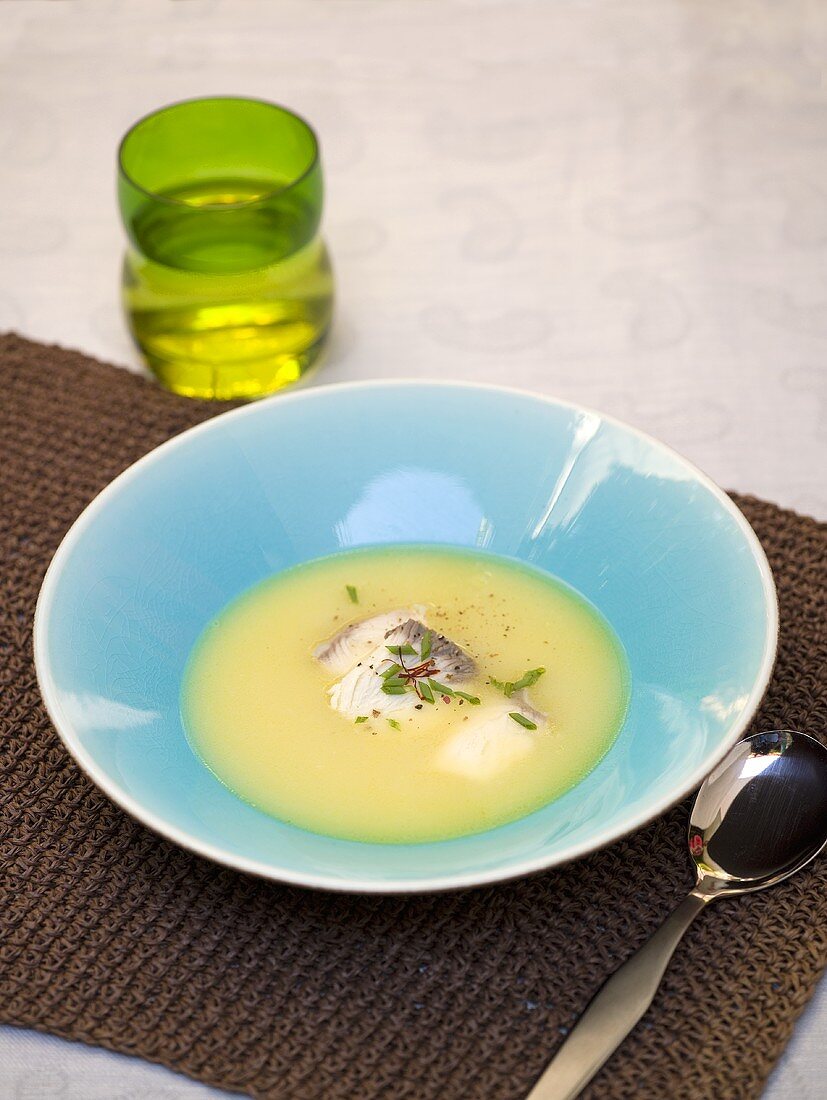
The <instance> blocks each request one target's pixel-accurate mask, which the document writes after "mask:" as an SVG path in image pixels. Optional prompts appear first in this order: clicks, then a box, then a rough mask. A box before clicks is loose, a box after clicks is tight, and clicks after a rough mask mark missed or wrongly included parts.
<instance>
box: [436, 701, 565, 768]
mask: <svg viewBox="0 0 827 1100" xmlns="http://www.w3.org/2000/svg"><path fill="white" fill-rule="evenodd" d="M476 709H478V711H479V713H476V714H473V715H470V716H469V721H467V722H462V723H460V724H458V726H457V729H456V732H455V733H453V734H452V735H451V736H450V737H449V738H448V740H447V741H446V742H445V743H444V744H443V745H442V746H441V748H440V749H439V752H438V753H437V755H436V760H435V763H436V766H437V768H439V769H440V770H441V771H445V772H452V773H453V774H454V775H461V776H462V777H463V778H465V779H477V780H488V779H493V778H494V777H495V776H496V775H499V774H500V772H503V771H505V770H506V769H507V768H509V767H511V765H512V764H514V763H516V762H517V761H518V760H522V759H523V758H524V757H526V756H528V754H529V753H530V752H531V750H532V748H533V747H534V739H535V737H536V736H537V731H535V730H527V729H525V728H523V727H522V726H520V725H519V724H518V723H517V722H515V721H514V719H513V718H511V717H510V715H511V713H512V712H513V713H516V714H521V715H522V716H523V717H524V718H525V719H527V720H528V721H529V722H533V723H534V724H535V725H536V726H537V730H540V729H541V728H542V727H543V726H544V725H545V724H546V718H545V715H544V714H541V713H540V711H538V710H536V709H535V708H534V707H533V706H531V704H530V703H529V702H528V700H527V699H526V698H525V696H524V694H523V693H522V692H515V693H514V695H512V697H511V698H510V699H504V700H503V701H502V702H499V701H498V702H495V703H484V704H483V705H482V706H480V707H479V708H476Z"/></svg>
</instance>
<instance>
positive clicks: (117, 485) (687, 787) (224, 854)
mask: <svg viewBox="0 0 827 1100" xmlns="http://www.w3.org/2000/svg"><path fill="white" fill-rule="evenodd" d="M404 387H416V388H421V389H428V388H431V387H439V388H445V389H448V388H454V389H468V390H477V391H484V392H494V393H503V394H508V395H510V396H517V397H521V398H529V399H531V400H533V401H537V402H541V403H543V404H547V405H552V406H556V407H559V408H564V409H569V410H571V411H574V412H577V413H581V414H586V415H591V416H597V417H599V418H600V420H601V421H603V422H605V423H607V424H611V425H613V426H615V427H618V428H621V429H622V430H624V431H626V432H629V433H630V434H631V435H633V436H635V437H636V438H638V439H640V440H642V441H644V442H645V443H647V444H649V445H650V446H654V447H655V448H656V449H658V450H660V451H662V452H665V453H666V454H667V455H669V456H671V457H672V458H673V459H675V460H676V461H677V462H678V463H679V464H680V465H681V466H682V467H683V468H684V469H685V470H687V471H688V472H689V473H690V474H691V475H692V478H693V480H695V481H696V482H698V483H699V484H701V485H702V486H703V487H704V488H705V489H707V490H708V491H709V492H710V493H711V494H712V496H713V497H714V498H715V499H716V500H717V501H718V503H719V504H720V505H722V507H723V508H724V511H725V512H726V513H727V514H728V515H729V516H730V517H731V518H732V519H733V520H734V521H735V523H736V525H737V526H738V527H739V528H740V531H741V533H742V535H743V537H744V539H745V541H746V543H747V545H748V546H749V548H750V551H751V554H752V560H753V561H754V563H755V564H756V566H757V568H758V572H759V576H760V579H761V587H762V593H763V596H764V613H765V620H764V628H765V629H764V640H763V650H762V655H761V662H760V665H759V668H758V673H757V676H756V678H755V681H754V683H753V686H752V690H751V691H750V694H749V696H748V698H747V701H746V704H745V706H744V708H743V710H742V712H741V714H740V716H739V717H738V718H737V719H736V720H734V721H733V722H731V723H730V726H729V728H728V730H727V731H726V734H725V736H724V737H722V738H721V741H720V742H719V743H718V745H716V746H715V747H714V748H713V749H712V750H711V751H710V752H708V753H707V754H706V756H705V757H704V759H703V760H702V761H701V762H700V764H699V765H698V766H697V767H696V768H695V769H694V770H693V771H692V773H691V774H690V775H689V776H687V777H686V778H685V779H684V780H682V781H680V782H677V783H676V784H675V785H674V786H673V787H672V789H670V790H669V791H668V792H667V793H666V794H665V795H663V796H662V797H661V798H659V799H658V800H657V802H656V803H654V804H653V805H651V806H648V807H647V808H646V809H645V810H642V811H640V812H638V813H636V814H633V815H632V816H631V817H629V818H627V819H625V820H624V821H623V822H622V823H621V824H620V825H619V826H615V827H613V828H606V827H603V829H602V830H600V829H599V830H598V834H597V835H596V836H595V837H593V838H592V839H590V840H585V841H579V842H576V843H572V844H568V845H566V844H563V845H561V846H560V848H558V849H557V850H556V851H553V852H549V853H547V854H546V855H542V856H535V857H532V858H530V859H524V860H517V861H513V860H512V861H510V862H507V863H505V864H503V865H502V866H500V867H495V868H489V869H486V870H484V871H468V872H457V873H442V874H438V875H435V876H433V877H431V878H423V879H408V878H404V877H402V878H398V879H394V878H383V879H371V878H359V877H358V876H348V877H342V876H340V875H336V874H335V873H330V872H318V871H307V872H305V871H296V870H295V869H290V868H279V867H278V866H277V865H272V864H270V863H265V862H263V861H262V860H258V859H252V858H248V857H246V856H240V855H236V854H235V853H233V852H229V851H226V850H224V849H222V848H221V847H220V846H218V845H216V844H212V843H209V842H207V841H205V840H202V839H201V838H199V837H198V836H196V835H194V834H191V833H189V832H187V831H186V830H184V829H180V828H178V827H177V826H175V825H171V824H170V823H169V822H167V821H166V820H164V818H162V817H160V816H159V815H158V814H156V813H155V812H154V811H151V810H148V809H147V808H146V807H145V806H144V805H143V804H142V803H141V801H140V800H139V799H136V798H134V797H133V796H132V795H131V794H129V793H128V792H127V791H125V790H121V789H120V788H119V786H118V784H117V783H116V782H115V781H114V780H112V779H111V778H110V777H109V776H108V775H107V774H106V773H105V772H104V770H103V769H102V768H100V767H99V766H98V764H97V762H96V761H95V759H94V757H93V756H92V754H91V753H90V752H88V751H87V750H86V748H85V747H84V745H83V743H82V741H81V739H80V737H79V735H78V734H77V732H76V730H75V729H74V727H73V725H72V723H71V722H70V721H69V720H68V719H67V718H66V716H65V715H64V714H63V713H62V710H61V706H60V702H59V694H58V691H57V688H56V686H55V683H54V679H53V677H52V671H51V667H50V662H49V654H48V645H47V635H48V622H49V617H50V613H51V610H52V605H53V602H54V599H55V594H56V591H57V587H58V584H59V583H60V578H61V574H62V572H63V569H64V566H65V564H66V562H67V561H68V558H69V556H70V554H71V552H72V550H73V549H74V547H75V545H76V544H77V543H78V541H79V540H80V539H81V537H82V536H83V534H84V533H85V531H86V528H87V527H88V526H89V525H90V524H91V523H92V522H93V521H94V520H95V518H96V517H97V515H98V513H99V512H100V511H101V510H102V509H103V508H105V506H106V504H107V502H108V501H109V500H110V498H113V497H114V496H115V495H116V494H118V493H119V492H121V491H122V490H123V489H124V488H125V487H126V486H128V485H129V483H130V481H131V480H132V479H133V478H134V477H136V476H138V475H139V474H140V473H141V472H142V471H143V470H144V469H145V468H146V467H148V466H150V465H152V464H153V463H155V462H158V461H159V460H161V459H162V458H164V457H166V455H167V454H169V453H170V452H172V451H174V450H175V449H176V448H177V447H180V446H183V445H186V443H187V441H188V440H189V439H190V438H191V437H192V436H193V435H195V434H201V433H205V432H208V431H211V430H215V426H216V425H220V424H222V423H223V422H224V421H226V420H227V419H228V418H231V419H233V420H241V419H243V418H244V417H246V416H255V415H260V414H261V413H260V410H262V409H269V408H278V407H279V406H280V405H283V404H285V403H293V402H297V401H298V402H301V401H306V400H308V399H310V400H312V399H314V398H318V397H320V396H322V395H324V394H325V393H328V394H330V393H331V392H332V393H337V392H339V391H342V390H348V391H352V390H368V391H369V390H388V389H398V388H404ZM777 646H778V596H777V592H776V588H775V582H774V580H773V575H772V570H771V569H770V565H769V562H768V561H767V556H766V554H765V552H764V548H763V547H762V545H761V543H760V542H759V540H758V536H757V535H756V534H755V532H754V531H753V529H752V527H751V526H750V524H749V522H748V521H747V519H746V517H745V516H744V514H743V513H742V512H741V510H740V509H739V508H738V506H737V505H736V504H735V502H734V501H733V500H732V499H731V498H730V497H729V496H728V495H727V494H726V493H725V492H724V491H723V489H721V488H720V487H719V486H718V485H717V484H716V483H715V482H714V481H713V480H712V479H711V478H710V477H709V476H708V475H707V474H705V473H704V472H703V471H702V470H701V469H700V468H699V467H698V466H696V465H695V464H694V463H693V462H691V461H690V460H689V459H687V458H685V457H684V456H683V455H682V454H680V453H679V452H678V451H676V450H675V449H674V448H672V447H670V446H669V445H668V444H666V443H663V442H662V441H661V440H659V439H657V438H656V437H654V436H652V435H650V434H649V433H648V432H645V431H642V430H641V429H640V428H636V427H634V426H632V425H631V424H627V423H626V422H625V421H623V420H620V419H619V418H617V417H613V416H610V415H608V414H606V413H602V412H600V411H599V410H597V409H593V408H590V407H589V406H587V405H581V404H580V403H578V402H575V401H567V400H563V399H561V398H556V397H553V396H551V395H548V394H542V393H537V392H534V391H532V390H529V389H521V388H520V387H517V386H504V385H500V384H498V383H487V382H466V381H461V380H458V381H457V380H451V379H428V378H423V379H418V378H396V379H361V380H356V381H351V382H332V383H325V384H322V385H315V386H307V387H300V388H298V389H296V390H294V391H292V392H290V393H287V394H278V393H277V394H273V395H271V396H270V397H266V398H264V399H263V400H260V401H255V402H251V403H249V404H246V405H242V406H240V407H238V408H235V409H229V410H227V411H226V412H223V413H218V414H216V415H215V416H212V417H210V418H209V419H207V420H204V421H202V422H201V423H200V424H195V425H193V426H192V427H190V428H187V429H185V430H184V431H182V432H180V433H178V434H177V435H174V436H172V437H171V438H170V439H167V440H165V441H164V442H163V443H160V444H159V445H158V446H157V447H154V448H153V449H152V450H150V451H148V452H147V453H146V454H145V455H142V456H141V457H140V458H139V459H137V460H136V461H135V462H133V463H132V464H131V465H130V466H127V468H126V469H125V470H123V471H122V472H121V473H120V474H118V475H117V476H116V477H114V478H113V479H112V481H110V482H109V483H108V484H107V485H106V486H104V488H103V489H102V490H101V491H100V492H99V493H98V494H97V495H96V496H94V497H93V498H92V500H91V501H90V502H89V503H88V504H87V505H86V507H85V508H84V509H83V511H82V512H81V513H80V514H79V515H78V516H77V517H76V519H75V520H74V521H73V523H72V525H71V526H70V527H69V529H68V531H67V532H66V533H65V534H64V536H63V538H62V539H61V541H60V544H59V545H58V548H57V550H56V551H55V553H54V555H53V557H52V559H51V561H50V563H49V566H48V568H47V570H46V573H45V575H44V578H43V582H42V584H41V587H40V592H39V594H38V598H37V604H36V606H35V614H34V625H33V648H34V665H35V673H36V676H37V682H38V687H39V689H40V694H41V697H42V699H43V703H44V705H45V707H46V712H47V714H48V716H49V718H50V720H51V722H52V725H53V726H54V728H55V730H56V731H57V734H58V736H59V737H60V739H61V741H62V742H63V744H64V746H65V748H66V749H67V751H68V752H69V755H70V756H71V757H72V758H73V759H74V760H75V762H76V763H77V764H79V765H80V767H81V768H82V770H83V771H84V772H85V773H86V775H87V776H88V777H89V778H90V779H91V780H92V782H93V783H94V784H95V785H96V786H97V787H98V788H99V789H100V790H102V791H103V793H104V794H106V795H107V797H108V798H110V799H111V800H112V801H113V802H114V803H115V804H116V805H117V806H119V807H120V808H121V809H122V810H124V811H125V812H126V813H128V814H129V815H130V816H131V817H132V818H134V819H135V820H137V821H139V822H140V823H141V824H142V825H145V826H147V828H149V829H151V830H152V831H153V832H155V833H158V834H159V835H160V836H163V837H164V838H165V839H167V840H170V841H172V842H173V843H174V844H177V845H178V846H179V847H181V848H184V849H186V850H188V851H191V852H194V853H195V854H196V855H199V856H202V857H204V858H206V859H209V860H212V861H213V862H215V863H218V864H220V865H223V866H225V867H230V868H232V869H234V870H237V871H242V872H244V873H246V874H252V875H256V876H258V877H259V878H264V879H268V880H270V881H274V882H280V883H288V884H290V885H295V886H304V887H310V888H313V889H320V890H330V891H333V892H338V893H360V894H425V893H435V892H439V891H445V890H458V889H465V888H469V887H475V886H484V885H489V884H492V883H497V882H507V881H510V880H513V879H518V878H523V877H525V876H527V875H531V874H535V873H538V872H540V871H545V870H548V869H550V868H551V867H556V866H559V865H561V864H563V863H568V862H570V861H572V860H575V859H579V858H581V857H583V856H585V855H588V854H590V853H591V852H595V851H598V850H600V849H601V848H604V847H606V846H607V845H609V844H612V843H614V842H615V841H617V840H620V839H621V838H622V837H624V836H628V835H629V834H630V833H633V832H635V831H636V830H637V829H640V828H643V827H644V826H645V825H647V824H649V822H651V821H654V820H655V818H657V817H660V816H661V815H662V814H664V813H666V812H667V811H668V810H669V809H671V808H672V807H673V806H675V805H677V803H678V802H681V801H682V800H683V799H684V798H685V797H686V796H687V795H689V794H691V793H692V791H694V790H695V789H696V788H697V787H698V786H699V785H700V784H701V783H702V781H703V780H704V779H705V778H706V776H707V775H708V773H709V772H710V771H711V770H712V769H713V768H714V767H715V766H716V765H717V764H718V763H720V761H721V760H722V759H723V758H724V756H725V755H726V754H727V752H729V750H730V749H731V748H732V746H733V745H734V744H735V743H736V742H737V741H738V740H739V738H740V737H741V735H742V734H743V733H744V731H745V730H746V729H747V727H748V726H749V724H750V722H751V721H752V719H753V717H754V715H755V712H756V711H757V709H758V707H759V705H760V703H761V700H762V699H763V697H764V694H765V692H766V689H767V686H768V684H769V680H770V677H771V675H772V671H773V668H774V664H775V658H776V652H777ZM491 832H492V834H493V833H495V832H496V830H491ZM480 835H484V834H480ZM421 847H423V848H426V847H428V845H421Z"/></svg>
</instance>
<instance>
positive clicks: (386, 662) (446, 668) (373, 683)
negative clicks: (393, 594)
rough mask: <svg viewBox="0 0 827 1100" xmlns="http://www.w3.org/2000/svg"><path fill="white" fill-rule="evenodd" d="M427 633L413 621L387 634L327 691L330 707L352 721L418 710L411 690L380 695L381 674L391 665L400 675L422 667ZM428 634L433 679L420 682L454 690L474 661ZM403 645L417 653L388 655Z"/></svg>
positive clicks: (471, 670)
mask: <svg viewBox="0 0 827 1100" xmlns="http://www.w3.org/2000/svg"><path fill="white" fill-rule="evenodd" d="M426 631H428V628H427V626H425V624H424V623H422V622H420V621H419V620H418V619H413V618H409V619H406V621H405V622H404V623H400V624H399V625H398V626H394V627H392V628H391V629H390V630H388V631H387V633H386V634H385V637H384V638H383V639H382V643H381V645H379V646H376V647H375V648H374V649H373V650H371V651H370V652H369V653H368V654H366V655H365V656H363V657H362V659H361V660H360V661H358V662H357V663H356V665H355V666H354V667H353V668H351V669H350V671H349V672H347V673H346V674H345V675H344V676H343V677H342V679H341V680H339V681H338V682H337V683H335V684H334V685H333V686H332V687H331V688H330V692H329V694H330V705H331V706H332V707H333V708H334V710H337V711H339V712H340V714H344V715H345V716H346V717H348V718H354V719H355V718H358V717H361V716H366V717H373V716H374V711H378V712H379V716H381V717H383V718H384V717H392V716H393V715H394V714H397V713H399V712H400V711H409V710H413V709H415V708H416V707H417V705H420V706H421V705H422V701H421V699H420V698H419V696H418V695H417V694H416V692H415V691H414V690H413V689H411V690H409V691H406V692H404V694H399V695H388V694H387V693H386V692H385V691H383V690H382V686H383V684H384V683H385V681H384V679H383V678H382V673H383V672H385V671H386V670H387V669H389V668H390V666H391V665H392V664H399V665H401V666H402V670H403V672H404V671H406V670H416V669H417V668H420V667H422V665H423V661H422V659H421V653H422V640H423V638H424V636H425V633H426ZM429 633H430V637H431V652H430V654H429V655H428V658H427V660H428V668H429V670H431V671H432V673H433V675H432V677H429V676H425V675H423V676H422V680H421V682H427V681H428V679H431V678H433V679H435V680H437V681H438V682H439V683H442V684H445V685H446V686H449V685H450V686H453V685H454V684H457V685H459V684H461V683H465V682H466V681H468V680H470V679H471V678H472V677H473V676H474V674H475V672H476V665H475V663H474V661H473V659H472V658H471V657H470V656H469V655H468V654H467V653H466V652H465V650H463V649H461V648H460V647H459V646H458V645H456V644H455V643H454V642H452V641H451V640H450V638H446V637H445V635H444V634H438V633H437V632H436V631H433V630H432V631H429ZM406 645H407V646H411V647H413V648H414V649H415V650H416V652H415V653H414V654H409V655H404V654H403V655H400V656H399V658H398V659H397V658H395V657H394V656H393V655H392V654H390V653H389V652H388V648H387V647H388V646H406ZM397 675H399V673H398V674H397ZM418 682H419V681H418Z"/></svg>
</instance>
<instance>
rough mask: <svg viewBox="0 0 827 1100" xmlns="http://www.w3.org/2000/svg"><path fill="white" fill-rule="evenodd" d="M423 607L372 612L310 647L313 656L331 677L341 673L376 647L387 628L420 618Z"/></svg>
mask: <svg viewBox="0 0 827 1100" xmlns="http://www.w3.org/2000/svg"><path fill="white" fill-rule="evenodd" d="M424 614H425V609H424V608H423V607H420V606H418V605H417V606H414V607H401V608H397V609H396V610H395V611H386V612H384V613H383V614H382V615H373V616H371V618H369V619H362V620H361V621H360V622H357V623H351V624H350V625H349V626H346V627H345V628H344V629H343V630H340V631H339V632H338V634H334V635H333V637H332V638H331V639H330V640H329V641H326V642H322V643H321V645H317V646H316V648H315V649H314V650H313V656H314V657H315V658H316V660H317V661H320V662H321V664H323V665H325V667H326V668H329V669H330V671H331V672H332V673H333V675H334V676H344V674H345V673H346V672H348V671H349V670H350V669H351V668H353V666H354V665H355V664H356V662H357V661H361V660H362V658H363V657H367V655H368V654H369V653H370V651H371V650H372V649H375V648H376V647H377V646H378V645H379V644H380V642H381V643H382V644H384V642H383V639H384V637H385V635H386V634H387V632H388V631H389V630H393V628H394V627H395V626H401V624H402V623H404V622H406V621H407V620H408V619H422V618H423V617H424Z"/></svg>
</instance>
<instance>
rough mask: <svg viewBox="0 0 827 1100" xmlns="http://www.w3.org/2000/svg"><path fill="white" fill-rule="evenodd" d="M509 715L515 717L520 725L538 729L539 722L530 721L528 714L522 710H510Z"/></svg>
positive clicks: (528, 728) (529, 728)
mask: <svg viewBox="0 0 827 1100" xmlns="http://www.w3.org/2000/svg"><path fill="white" fill-rule="evenodd" d="M508 717H509V718H513V719H514V721H515V722H516V723H517V725H518V726H523V727H524V728H525V729H527V730H536V729H537V723H536V722H530V721H529V720H528V718H526V716H525V715H524V714H520V712H519V711H518V710H512V711H510V712H509V715H508Z"/></svg>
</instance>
